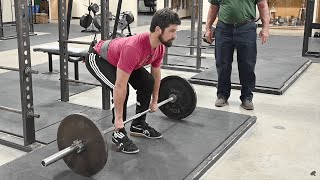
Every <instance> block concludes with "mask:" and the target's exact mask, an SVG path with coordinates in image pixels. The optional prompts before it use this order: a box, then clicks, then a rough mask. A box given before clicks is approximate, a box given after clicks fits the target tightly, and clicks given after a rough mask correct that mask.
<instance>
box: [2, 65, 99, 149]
mask: <svg viewBox="0 0 320 180" xmlns="http://www.w3.org/2000/svg"><path fill="white" fill-rule="evenodd" d="M69 65H70V67H69V71H70V73H69V76H70V78H72V76H73V64H72V63H69ZM53 67H54V69H57V68H58V67H59V64H58V60H54V61H53ZM32 68H33V70H38V71H39V74H36V75H33V76H32V86H33V101H34V109H35V113H37V114H40V118H39V119H35V128H36V131H39V132H37V134H36V136H37V140H38V141H41V142H43V143H50V142H52V141H53V140H54V139H52V138H50V132H46V131H44V132H43V133H42V131H41V130H42V129H44V128H46V127H49V126H52V125H54V124H55V123H57V122H59V121H61V120H62V119H63V117H65V116H66V115H67V113H68V112H82V111H85V110H88V108H87V107H82V106H73V105H70V104H68V103H62V102H59V101H58V100H59V99H60V97H61V95H60V81H59V74H49V75H48V74H42V73H43V72H46V71H47V69H48V63H44V64H40V65H36V66H33V67H32ZM79 72H80V75H79V77H80V80H84V81H87V82H94V83H97V81H96V80H95V79H94V77H93V76H92V75H91V74H90V73H89V72H88V70H87V69H86V67H85V65H84V64H82V63H80V64H79ZM92 88H94V86H91V85H83V84H74V83H70V85H69V92H70V93H69V95H70V96H73V95H75V94H78V93H81V92H84V91H87V90H89V89H92ZM20 97H21V92H20V80H19V72H13V71H10V72H6V73H2V74H0V105H1V106H7V107H10V108H15V109H21V98H20ZM0 111H1V115H0V120H1V121H0V131H4V132H7V133H10V134H14V135H17V136H22V135H23V126H22V117H21V115H20V114H15V113H12V112H7V111H4V110H0Z"/></svg>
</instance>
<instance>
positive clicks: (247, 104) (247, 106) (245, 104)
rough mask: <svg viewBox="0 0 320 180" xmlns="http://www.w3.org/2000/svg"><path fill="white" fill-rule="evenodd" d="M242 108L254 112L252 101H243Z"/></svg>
mask: <svg viewBox="0 0 320 180" xmlns="http://www.w3.org/2000/svg"><path fill="white" fill-rule="evenodd" d="M241 107H243V108H244V109H246V110H253V109H254V107H253V103H252V101H251V100H248V99H246V100H243V101H242V103H241Z"/></svg>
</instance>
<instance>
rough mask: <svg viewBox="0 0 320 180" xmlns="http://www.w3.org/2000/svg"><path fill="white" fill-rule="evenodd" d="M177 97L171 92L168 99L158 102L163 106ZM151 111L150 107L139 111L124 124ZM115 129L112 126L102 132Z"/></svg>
mask: <svg viewBox="0 0 320 180" xmlns="http://www.w3.org/2000/svg"><path fill="white" fill-rule="evenodd" d="M176 99H177V96H176V95H173V94H171V95H170V96H169V98H168V99H166V100H163V101H161V102H160V103H158V107H160V106H162V105H164V104H167V103H168V102H171V101H176ZM150 111H151V109H150V108H149V109H147V110H145V111H143V112H141V113H138V114H136V115H134V116H132V117H131V118H129V119H127V120H126V121H124V122H123V124H127V123H128V122H130V121H132V120H134V119H137V118H138V117H140V116H142V115H145V114H147V113H149V112H150ZM114 129H115V127H114V126H112V127H110V128H108V129H106V130H104V131H103V132H102V133H103V134H106V133H109V132H111V131H113V130H114Z"/></svg>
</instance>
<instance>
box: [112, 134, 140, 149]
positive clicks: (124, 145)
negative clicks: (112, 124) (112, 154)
mask: <svg viewBox="0 0 320 180" xmlns="http://www.w3.org/2000/svg"><path fill="white" fill-rule="evenodd" d="M112 144H113V146H114V147H115V148H117V150H118V151H121V152H123V153H127V154H135V153H138V152H139V149H138V147H137V146H136V145H135V144H134V143H133V142H132V140H130V139H129V138H128V136H127V132H126V130H125V129H124V128H122V129H120V130H119V131H114V132H113V134H112Z"/></svg>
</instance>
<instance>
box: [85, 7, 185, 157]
mask: <svg viewBox="0 0 320 180" xmlns="http://www.w3.org/2000/svg"><path fill="white" fill-rule="evenodd" d="M180 24H181V21H180V19H179V16H178V14H177V13H175V12H173V11H172V10H170V9H168V8H165V9H161V10H158V11H157V12H156V13H155V14H154V15H153V18H152V21H151V25H150V33H149V32H148V33H142V34H138V35H134V36H130V37H124V38H116V39H114V40H112V41H109V40H107V41H99V42H98V43H97V44H96V45H95V46H94V47H92V48H90V50H89V56H88V58H87V59H86V66H87V68H88V70H89V71H90V73H91V74H92V75H93V76H94V77H95V78H96V79H98V80H99V81H100V82H101V83H102V84H103V85H105V86H106V87H107V88H109V89H110V90H111V91H112V96H113V100H112V102H113V103H114V108H113V109H112V112H113V119H112V123H114V126H115V130H114V132H113V135H112V143H113V144H114V146H115V147H116V148H117V149H118V150H119V151H122V152H124V153H138V152H139V149H138V148H137V146H136V145H135V144H134V143H133V142H132V141H131V140H130V139H129V138H128V136H127V133H126V131H125V129H124V123H123V121H124V120H125V119H126V109H127V108H126V107H127V100H128V95H129V87H128V83H129V84H130V85H131V86H132V87H133V88H134V89H135V90H136V91H137V92H136V93H137V104H136V113H141V112H143V111H145V110H147V109H148V108H149V107H150V109H151V111H152V112H154V111H156V110H157V108H158V105H157V102H158V93H159V86H160V81H161V69H160V65H161V62H162V58H163V56H164V54H165V47H164V46H167V47H169V46H171V45H172V42H173V40H174V39H175V37H176V31H177V28H178V25H180ZM149 64H151V73H149V72H148V71H147V70H146V69H145V68H144V67H143V66H145V65H149ZM151 96H152V98H151ZM130 134H131V135H132V136H144V137H147V138H151V139H157V138H161V137H162V135H161V133H160V132H158V131H157V130H155V129H154V128H152V127H151V126H150V125H149V124H148V123H146V115H142V116H140V117H139V118H137V119H135V120H133V121H132V124H131V128H130Z"/></svg>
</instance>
